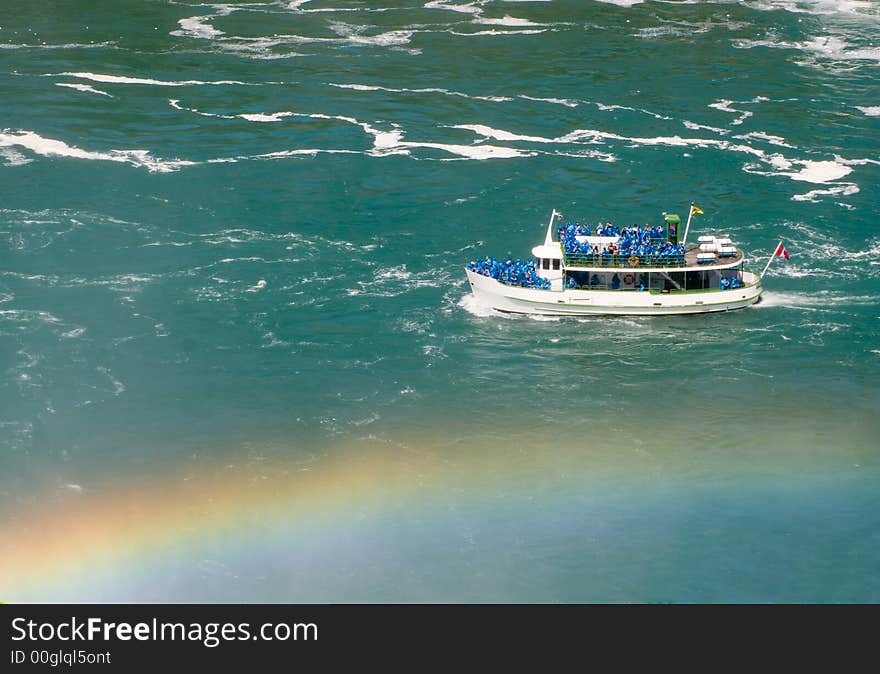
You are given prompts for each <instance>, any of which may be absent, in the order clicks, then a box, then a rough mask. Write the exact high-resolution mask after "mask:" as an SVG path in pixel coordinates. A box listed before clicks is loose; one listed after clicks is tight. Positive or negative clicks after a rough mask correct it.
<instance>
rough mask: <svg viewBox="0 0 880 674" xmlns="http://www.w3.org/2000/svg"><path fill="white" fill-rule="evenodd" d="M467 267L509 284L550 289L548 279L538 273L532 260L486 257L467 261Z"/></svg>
mask: <svg viewBox="0 0 880 674" xmlns="http://www.w3.org/2000/svg"><path fill="white" fill-rule="evenodd" d="M467 268H468V269H470V270H471V271H475V272H477V273H478V274H482V275H483V276H488V277H490V278H493V279H495V280H496V281H501V282H502V283H506V284H507V285H509V286H521V287H523V288H537V289H538V290H550V280H549V279H545V278H542V277H541V276H539V275H538V268H537V266H536V265H535V261H534V260H514V259H511V258H507V259H506V260H504V261H503V262H502V261H499V260H496V259H495V258H494V257H487V258H485V259H484V260H474V261H473V262H468V265H467Z"/></svg>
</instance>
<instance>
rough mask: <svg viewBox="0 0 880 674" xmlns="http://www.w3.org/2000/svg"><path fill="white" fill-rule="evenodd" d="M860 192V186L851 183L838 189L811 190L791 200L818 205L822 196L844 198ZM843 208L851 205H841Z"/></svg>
mask: <svg viewBox="0 0 880 674" xmlns="http://www.w3.org/2000/svg"><path fill="white" fill-rule="evenodd" d="M858 191H859V186H858V185H856V184H854V183H849V184H846V185H841V186H838V187H831V188H829V189H825V190H810V191H809V192H806V193H805V194H795V195H794V196H793V197H792V198H791V199H792V201H809V202H811V203H818V202H819V199H818V197H822V196H834V195H837V194H840V195H842V196H845V197H846V196H850V195H851V194H857V193H858ZM839 205H840V206H843V207H845V208H846V207H849V208H851V207H850V206H849V204H839Z"/></svg>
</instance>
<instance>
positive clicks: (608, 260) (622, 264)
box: [562, 243, 744, 272]
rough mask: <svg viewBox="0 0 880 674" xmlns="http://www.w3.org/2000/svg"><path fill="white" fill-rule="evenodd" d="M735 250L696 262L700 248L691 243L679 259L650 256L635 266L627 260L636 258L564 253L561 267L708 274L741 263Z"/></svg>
mask: <svg viewBox="0 0 880 674" xmlns="http://www.w3.org/2000/svg"><path fill="white" fill-rule="evenodd" d="M735 250H736V253H735V254H734V255H725V256H723V257H722V256H719V255H717V254H716V255H715V257H714V259H712V260H711V261H709V262H700V261H699V260H698V255H700V253H701V251H700V246H699V244H693V243H691V244H688V245H687V248H686V250H685V254H684V257H683V259H682V257H681V256H679V257H677V258H666V257H664V256H656V257H654V256H651V257H643V258H641V259H638V260H633V261H634V262H635V264H632V263H631V258H634V257H637V256H635V255H633V256H630V257H624V256H618V255H595V256H593V255H589V256H584V255H570V254H566V253H565V252H564V251H563V253H562V257H563V260H564V261H565V268H566V269H568V270H571V271H606V270H608V271H610V270H612V269H631V268H633V267H638V268H639V270H641V271H644V270H650V269H656V270H658V271H664V272H674V271H685V270H688V269H705V270H707V271H709V270H712V269H730V268H731V267H737V266H739V265H740V264H741V263H742V262H743V260H744V255H743V252H742V251H741V250H740V249H739V248H736V249H735ZM652 258H653V259H652Z"/></svg>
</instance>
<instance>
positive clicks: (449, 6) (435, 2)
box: [424, 0, 483, 15]
mask: <svg viewBox="0 0 880 674" xmlns="http://www.w3.org/2000/svg"><path fill="white" fill-rule="evenodd" d="M479 4H480V3H477V2H469V3H467V4H463V5H456V4H454V3H451V2H449V1H448V0H431V2H427V3H425V4H424V8H425V9H445V10H448V11H450V12H459V13H461V14H474V15H479V14H482V13H483V9H482V8H481V7H480V6H479Z"/></svg>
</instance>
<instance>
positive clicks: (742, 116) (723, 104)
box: [709, 98, 754, 125]
mask: <svg viewBox="0 0 880 674" xmlns="http://www.w3.org/2000/svg"><path fill="white" fill-rule="evenodd" d="M732 103H733V101H729V100H727V99H726V98H722V99H721V100H719V101H716V102H715V103H710V104H709V107H710V108H715V109H716V110H721V112H730V113H733V114H739V117H737V118H736V119H735V120H733V121H732V122H731V124H735V125H736V124H742V123H743V122H744V121H746V120H747V119H748V118H749V117H751V116H752V115H753V114H754V113H753V112H751V111H749V110H737V109H736V108H732V107H730V106H731V104H732Z"/></svg>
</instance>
